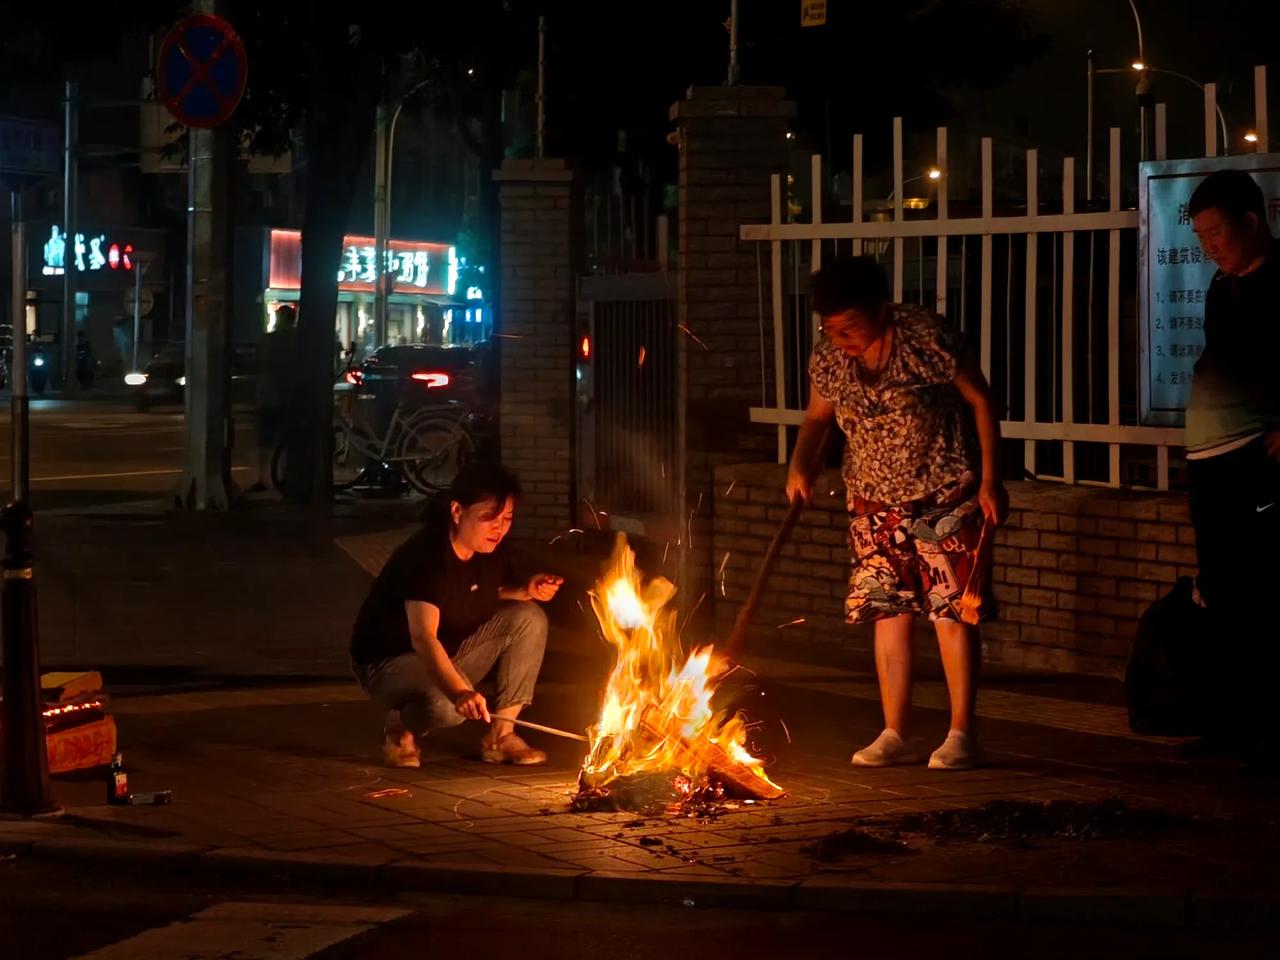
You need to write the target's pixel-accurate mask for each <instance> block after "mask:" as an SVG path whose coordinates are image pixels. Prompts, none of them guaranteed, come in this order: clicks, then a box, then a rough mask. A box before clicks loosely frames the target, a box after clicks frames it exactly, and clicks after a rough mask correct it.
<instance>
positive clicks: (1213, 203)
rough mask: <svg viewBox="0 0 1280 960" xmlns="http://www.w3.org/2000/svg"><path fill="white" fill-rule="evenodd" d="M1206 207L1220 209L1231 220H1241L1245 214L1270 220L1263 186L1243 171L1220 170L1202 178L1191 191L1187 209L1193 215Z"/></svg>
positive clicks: (1264, 220) (1262, 219)
mask: <svg viewBox="0 0 1280 960" xmlns="http://www.w3.org/2000/svg"><path fill="white" fill-rule="evenodd" d="M1206 210H1221V211H1222V214H1223V216H1225V217H1226V218H1227V219H1228V220H1234V221H1240V220H1243V219H1244V216H1245V214H1246V213H1254V214H1257V216H1258V223H1259V224H1261V225H1263V226H1265V225H1266V223H1267V209H1266V202H1265V201H1264V200H1263V197H1262V188H1261V187H1259V186H1258V183H1257V181H1256V180H1254V179H1253V177H1251V176H1249V174H1247V173H1245V172H1244V171H1243V170H1217V171H1215V172H1213V173H1211V174H1209V175H1208V176H1207V177H1205V178H1204V179H1203V180H1201V181H1200V186H1198V187H1196V189H1195V192H1194V193H1192V194H1191V202H1190V203H1188V204H1187V211H1188V213H1190V214H1191V216H1193V217H1194V216H1196V215H1197V214H1200V213H1203V212H1204V211H1206Z"/></svg>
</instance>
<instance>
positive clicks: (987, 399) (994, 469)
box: [953, 358, 1009, 525]
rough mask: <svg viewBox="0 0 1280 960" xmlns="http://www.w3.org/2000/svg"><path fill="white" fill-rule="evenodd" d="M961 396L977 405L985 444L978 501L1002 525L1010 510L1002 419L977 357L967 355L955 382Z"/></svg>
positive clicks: (981, 441) (980, 438)
mask: <svg viewBox="0 0 1280 960" xmlns="http://www.w3.org/2000/svg"><path fill="white" fill-rule="evenodd" d="M953 383H954V384H955V387H956V389H957V390H959V391H960V396H962V397H963V398H964V400H965V403H967V404H969V406H970V407H971V408H973V418H974V420H975V422H976V423H977V426H978V443H979V444H980V445H981V447H982V487H981V489H980V491H979V493H978V501H979V503H981V504H982V512H983V513H985V514H986V515H987V519H988V520H990V521H991V522H992V523H993V524H997V525H998V524H1001V523H1003V522H1004V520H1005V516H1006V515H1007V514H1008V511H1009V496H1008V494H1007V493H1006V492H1005V489H1004V484H1003V483H1002V482H1001V480H1000V421H999V420H998V419H997V418H996V413H995V404H994V403H992V401H991V388H990V387H989V386H988V385H987V378H986V377H985V376H983V374H982V368H981V367H980V366H978V363H977V361H976V360H973V359H972V358H965V359H964V360H962V361H961V363H960V371H959V372H958V373H957V374H956V378H955V380H954V381H953Z"/></svg>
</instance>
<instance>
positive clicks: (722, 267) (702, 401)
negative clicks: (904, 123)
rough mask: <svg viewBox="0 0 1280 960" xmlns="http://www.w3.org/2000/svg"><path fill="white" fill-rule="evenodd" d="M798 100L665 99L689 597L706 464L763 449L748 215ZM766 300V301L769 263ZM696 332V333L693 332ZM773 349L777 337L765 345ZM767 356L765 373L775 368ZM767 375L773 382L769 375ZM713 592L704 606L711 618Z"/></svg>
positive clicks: (706, 501)
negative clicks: (670, 131) (743, 232)
mask: <svg viewBox="0 0 1280 960" xmlns="http://www.w3.org/2000/svg"><path fill="white" fill-rule="evenodd" d="M794 115H795V104H793V103H791V102H790V101H788V100H786V99H785V92H784V91H783V89H782V88H781V87H745V86H737V87H692V88H690V90H689V91H688V94H687V96H686V98H685V99H684V100H681V101H679V102H678V103H676V104H674V105H673V106H672V107H671V112H670V116H671V119H672V121H674V122H675V123H676V126H677V134H678V138H679V145H680V169H679V187H678V194H677V197H678V204H679V206H678V223H679V246H678V256H677V265H678V273H677V292H676V296H677V313H678V317H679V322H680V324H681V326H682V327H683V328H684V331H685V335H682V336H681V338H680V363H681V370H682V382H683V386H684V396H685V409H686V411H687V413H686V416H685V421H684V425H683V426H684V433H685V437H684V444H683V449H684V451H685V476H684V480H685V492H686V498H685V499H686V505H685V515H686V518H690V517H691V519H689V520H688V523H687V536H688V541H687V542H686V543H685V547H686V551H685V558H684V564H685V565H684V573H683V575H682V582H683V583H684V584H685V585H686V586H687V587H688V590H687V591H682V594H683V596H685V597H696V595H697V594H699V593H701V592H703V590H705V588H706V585H707V577H708V573H707V571H708V569H709V564H710V561H711V555H710V546H711V501H712V498H713V489H712V471H713V469H714V468H715V467H717V466H718V465H720V464H726V463H732V462H737V461H741V460H743V459H749V458H751V457H758V458H760V459H766V458H768V457H770V456H771V455H772V454H773V452H774V449H775V446H776V441H775V437H776V433H775V431H774V430H773V429H771V428H767V427H761V426H759V425H755V424H752V423H750V421H749V419H748V408H749V407H750V406H751V405H753V404H758V403H759V402H760V306H759V288H758V286H757V281H758V274H757V261H756V257H757V250H756V249H755V245H754V244H751V243H744V242H743V241H741V240H739V239H738V229H739V227H740V225H741V224H743V223H767V222H768V221H769V207H770V196H769V181H770V175H771V174H773V173H778V172H783V171H785V170H786V165H787V140H786V132H787V124H788V120H789V118H791V117H792V116H794ZM763 279H764V284H765V289H764V298H765V300H764V302H765V303H766V304H768V303H769V302H770V296H771V295H770V292H769V271H768V269H767V267H766V269H765V270H764V278H763ZM694 338H696V340H695V339H694ZM767 347H768V350H769V357H770V358H771V357H772V338H771V337H770V338H769V343H768V344H767ZM772 362H773V361H772V359H767V364H768V366H767V369H769V370H772V369H773V367H772ZM770 383H771V378H770ZM714 605H715V599H714V597H712V596H710V595H709V596H708V600H707V603H706V604H704V605H703V607H702V608H701V612H702V614H709V613H710V612H711V610H712V607H714Z"/></svg>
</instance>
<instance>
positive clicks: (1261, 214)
mask: <svg viewBox="0 0 1280 960" xmlns="http://www.w3.org/2000/svg"><path fill="white" fill-rule="evenodd" d="M1188 212H1189V213H1190V214H1191V225H1192V227H1193V228H1194V229H1195V232H1196V237H1197V238H1198V239H1199V240H1200V246H1201V247H1202V248H1203V249H1204V252H1205V255H1206V256H1207V257H1208V258H1209V259H1210V260H1212V261H1213V262H1214V263H1215V264H1217V267H1218V271H1217V273H1215V274H1214V276H1213V279H1212V280H1211V281H1210V283H1209V290H1208V293H1207V294H1206V295H1205V298H1204V352H1203V353H1202V354H1201V355H1200V358H1199V359H1198V360H1197V361H1196V365H1195V370H1194V374H1195V375H1194V377H1193V378H1192V380H1191V393H1190V396H1189V397H1188V401H1187V436H1186V445H1187V472H1188V480H1189V485H1190V498H1191V522H1192V524H1193V525H1194V526H1195V531H1196V559H1197V561H1198V562H1199V567H1200V571H1199V576H1198V578H1197V586H1198V587H1199V589H1200V595H1201V598H1202V599H1203V602H1204V605H1205V607H1206V608H1207V609H1208V611H1209V614H1210V616H1211V618H1212V620H1213V622H1214V623H1215V625H1216V630H1215V631H1214V633H1215V635H1214V636H1213V637H1212V638H1208V637H1207V638H1205V645H1206V648H1211V649H1212V650H1213V658H1214V660H1215V661H1216V666H1212V667H1210V668H1209V670H1208V671H1207V673H1208V674H1210V678H1209V680H1208V683H1207V687H1208V689H1207V690H1206V699H1207V700H1208V701H1209V711H1208V712H1209V713H1210V717H1211V726H1212V727H1215V728H1216V729H1211V730H1210V731H1209V733H1210V738H1211V740H1212V741H1214V743H1213V744H1212V746H1214V747H1215V748H1216V749H1220V750H1221V752H1224V753H1228V754H1235V755H1239V756H1242V757H1244V758H1245V759H1246V760H1247V761H1248V762H1250V765H1251V767H1253V768H1254V769H1255V770H1257V771H1258V772H1274V771H1275V769H1276V767H1275V760H1276V759H1277V753H1278V752H1280V737H1278V736H1277V731H1278V730H1280V723H1278V722H1277V720H1276V717H1275V708H1274V707H1273V706H1272V704H1271V700H1272V697H1273V693H1272V689H1271V688H1272V685H1273V684H1274V683H1275V669H1276V667H1277V666H1280V656H1277V652H1276V634H1275V629H1276V627H1275V624H1274V622H1272V619H1271V609H1270V605H1269V604H1268V602H1267V598H1268V597H1269V596H1273V591H1274V590H1275V580H1276V569H1277V567H1276V559H1275V553H1274V550H1275V546H1274V545H1275V543H1276V542H1277V538H1280V379H1278V378H1277V377H1276V372H1275V360H1276V356H1277V353H1278V352H1280V319H1278V318H1277V311H1280V251H1277V249H1276V241H1275V239H1274V238H1273V237H1272V235H1271V230H1270V228H1269V226H1268V224H1267V209H1266V204H1265V202H1264V198H1263V195H1262V190H1261V189H1260V188H1259V187H1258V184H1257V183H1256V182H1255V181H1254V179H1253V177H1251V176H1250V175H1249V174H1248V173H1246V172H1244V171H1243V170H1220V171H1218V172H1216V173H1213V174H1210V175H1209V176H1208V177H1206V178H1205V179H1204V180H1203V181H1202V182H1201V183H1200V185H1199V186H1198V187H1196V189H1195V191H1194V192H1193V193H1192V194H1191V200H1190V203H1189V204H1188Z"/></svg>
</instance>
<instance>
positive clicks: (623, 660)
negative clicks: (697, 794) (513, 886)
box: [581, 537, 783, 798]
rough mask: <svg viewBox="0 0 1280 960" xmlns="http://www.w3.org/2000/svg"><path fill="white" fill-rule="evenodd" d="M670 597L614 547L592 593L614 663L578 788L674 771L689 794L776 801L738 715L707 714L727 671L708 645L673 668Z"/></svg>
mask: <svg viewBox="0 0 1280 960" xmlns="http://www.w3.org/2000/svg"><path fill="white" fill-rule="evenodd" d="M675 593H676V588H675V585H674V584H672V583H671V582H670V581H669V580H666V579H664V578H662V577H656V578H654V579H653V580H650V581H649V582H648V583H642V582H641V579H640V575H639V573H638V571H637V570H636V566H635V553H634V552H633V551H632V550H631V549H630V548H629V547H628V546H627V544H626V540H625V538H623V537H619V538H618V546H617V548H616V549H615V550H614V555H613V560H612V568H611V570H610V571H609V573H607V574H606V575H605V576H604V578H603V579H602V580H601V581H600V583H599V584H597V586H596V589H595V590H594V591H592V594H591V605H592V607H593V608H594V609H595V614H596V618H597V619H598V620H599V622H600V627H601V629H602V630H603V632H604V636H605V638H606V639H607V640H608V641H609V642H610V643H612V644H613V645H614V647H616V648H617V661H616V662H615V664H614V667H613V672H612V674H611V675H610V676H609V683H608V686H607V688H606V690H605V694H604V703H603V706H602V707H601V709H600V719H599V721H598V722H597V723H596V724H595V725H594V726H593V727H591V728H590V729H589V730H588V731H587V732H588V734H589V736H590V738H591V749H590V752H589V753H588V755H587V759H586V760H585V761H584V763H583V765H582V775H581V782H582V785H583V787H584V788H586V789H600V788H604V787H607V786H608V784H610V783H612V782H614V781H617V780H618V779H620V778H624V777H631V776H635V775H637V774H647V773H675V772H679V773H681V774H683V775H684V776H685V777H686V778H687V782H688V785H689V789H690V790H693V789H697V787H698V785H700V784H707V783H714V782H720V783H723V784H725V785H727V786H729V787H731V788H733V789H734V790H735V791H736V792H738V793H745V794H747V795H750V796H756V797H766V798H775V797H778V796H781V795H782V792H783V791H782V788H781V787H779V786H778V785H777V784H775V783H774V782H773V781H772V780H770V779H769V778H768V776H766V775H765V772H764V765H763V764H762V762H761V761H760V760H759V758H757V757H755V756H753V755H752V754H751V752H750V751H749V750H747V748H746V740H747V721H746V718H745V716H744V715H743V714H741V713H740V712H735V713H729V712H728V711H720V712H719V713H717V712H716V711H715V710H714V709H713V708H712V705H711V699H712V696H713V695H714V693H715V690H716V686H717V685H718V684H719V682H720V681H721V680H722V679H723V678H724V677H725V675H726V674H727V671H728V670H729V665H728V664H727V663H726V662H725V661H724V660H723V659H722V658H720V657H718V656H717V655H716V653H715V651H714V650H713V649H712V648H711V647H709V646H708V647H702V648H700V649H698V650H695V651H693V652H692V653H690V654H689V655H688V656H687V657H685V658H684V661H683V663H681V662H680V659H681V657H682V656H683V651H682V650H681V648H680V638H679V636H678V631H677V628H676V610H675V609H674V608H672V607H669V604H670V602H671V600H672V598H673V597H674V596H675Z"/></svg>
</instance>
